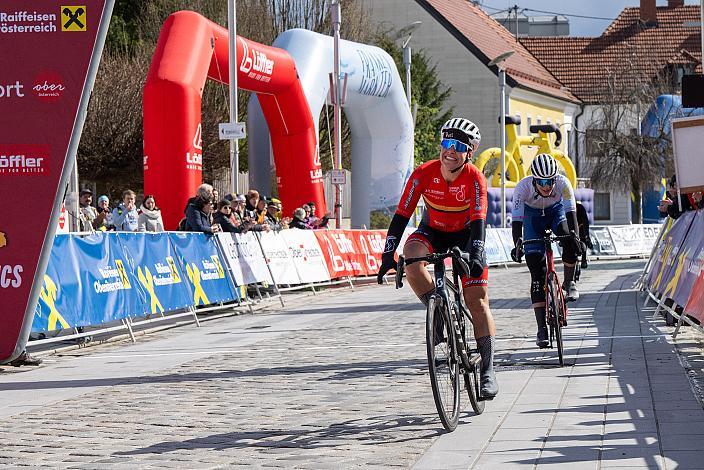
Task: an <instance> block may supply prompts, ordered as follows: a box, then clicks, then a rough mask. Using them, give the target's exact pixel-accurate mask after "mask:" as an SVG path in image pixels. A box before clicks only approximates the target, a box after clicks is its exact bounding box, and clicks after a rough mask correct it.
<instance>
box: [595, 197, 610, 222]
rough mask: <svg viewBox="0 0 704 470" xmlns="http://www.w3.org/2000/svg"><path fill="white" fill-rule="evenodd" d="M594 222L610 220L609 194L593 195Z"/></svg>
mask: <svg viewBox="0 0 704 470" xmlns="http://www.w3.org/2000/svg"><path fill="white" fill-rule="evenodd" d="M594 220H595V221H596V220H611V194H610V193H594Z"/></svg>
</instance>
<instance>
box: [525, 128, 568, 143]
mask: <svg viewBox="0 0 704 470" xmlns="http://www.w3.org/2000/svg"><path fill="white" fill-rule="evenodd" d="M529 129H530V131H531V132H544V133H546V134H555V147H559V146H560V144H561V143H562V132H560V129H559V128H558V127H557V126H556V125H555V124H537V125H533V126H530V128H529Z"/></svg>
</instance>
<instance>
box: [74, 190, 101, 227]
mask: <svg viewBox="0 0 704 470" xmlns="http://www.w3.org/2000/svg"><path fill="white" fill-rule="evenodd" d="M92 203H93V191H91V190H90V189H88V188H84V189H81V192H80V194H79V197H78V205H79V208H78V231H79V232H92V231H93V222H94V221H95V219H97V218H98V211H97V210H96V209H95V207H93V206H91V204H92Z"/></svg>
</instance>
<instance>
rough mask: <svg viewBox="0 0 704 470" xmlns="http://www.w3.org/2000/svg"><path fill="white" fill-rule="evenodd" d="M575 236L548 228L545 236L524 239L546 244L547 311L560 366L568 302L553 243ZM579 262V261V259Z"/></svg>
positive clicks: (563, 361)
mask: <svg viewBox="0 0 704 470" xmlns="http://www.w3.org/2000/svg"><path fill="white" fill-rule="evenodd" d="M574 238H575V235H574V233H572V234H570V235H554V234H553V233H552V231H551V230H549V229H547V230H545V235H544V236H543V238H535V239H530V240H524V241H523V242H522V245H524V246H525V245H529V244H532V243H537V244H543V245H544V246H545V264H546V268H547V270H546V273H545V313H546V320H547V324H548V328H549V330H550V347H551V348H552V347H553V342H554V343H555V345H556V346H557V355H558V357H559V359H560V367H563V366H564V365H565V360H564V345H563V342H562V328H563V327H565V326H567V302H566V301H565V294H564V292H562V286H561V284H560V279H559V278H558V277H557V271H555V256H554V253H553V250H552V244H553V242H559V241H561V240H568V239H570V240H574ZM577 243H579V241H577ZM520 248H521V251H523V247H522V246H521V247H520ZM577 263H579V260H577ZM578 265H579V264H578Z"/></svg>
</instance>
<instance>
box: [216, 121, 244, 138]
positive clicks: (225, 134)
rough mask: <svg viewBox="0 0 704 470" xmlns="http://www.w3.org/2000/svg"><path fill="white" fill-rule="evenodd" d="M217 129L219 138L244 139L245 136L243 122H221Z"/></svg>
mask: <svg viewBox="0 0 704 470" xmlns="http://www.w3.org/2000/svg"><path fill="white" fill-rule="evenodd" d="M219 129H220V140H230V139H244V138H245V137H247V131H246V130H245V127H244V122H221V123H220V125H219Z"/></svg>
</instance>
